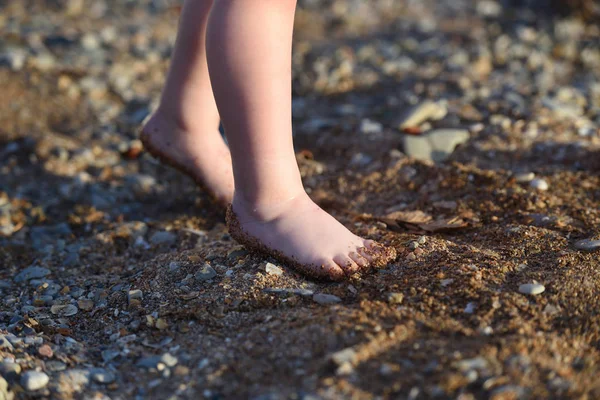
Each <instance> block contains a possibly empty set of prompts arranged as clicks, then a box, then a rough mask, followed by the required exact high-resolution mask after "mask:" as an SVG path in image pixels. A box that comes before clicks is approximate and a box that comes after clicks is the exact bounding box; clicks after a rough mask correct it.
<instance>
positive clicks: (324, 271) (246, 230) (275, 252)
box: [227, 193, 396, 280]
mask: <svg viewBox="0 0 600 400" xmlns="http://www.w3.org/2000/svg"><path fill="white" fill-rule="evenodd" d="M227 224H228V227H229V232H230V233H231V236H232V237H233V238H234V239H236V240H237V241H238V242H240V243H242V244H244V245H245V246H247V247H249V248H252V249H254V250H259V251H262V252H265V253H267V254H269V255H272V256H273V257H276V258H278V259H280V260H282V261H284V262H286V263H288V264H290V266H292V267H294V268H296V269H298V270H299V271H300V272H302V273H305V274H307V275H310V276H312V277H315V278H321V279H332V280H340V279H343V278H344V277H345V276H349V275H352V274H354V273H356V272H364V271H367V270H369V269H371V268H373V267H381V266H384V265H386V264H387V263H389V262H390V261H392V260H393V259H395V258H396V250H395V249H394V248H391V247H384V246H382V245H380V244H378V243H376V242H373V241H371V240H365V239H363V238H360V237H358V236H356V235H355V234H353V233H352V232H350V231H349V230H348V229H346V227H344V226H343V225H342V224H341V223H339V222H338V221H337V220H336V219H335V218H333V217H332V216H331V215H329V214H328V213H326V212H325V211H323V210H322V209H321V208H320V207H319V206H317V205H316V204H315V203H314V202H313V201H312V200H311V199H310V198H309V197H308V195H306V194H305V193H304V194H301V195H299V196H297V197H294V198H292V199H290V200H287V201H284V202H281V203H276V204H270V205H254V204H250V203H247V202H245V201H243V200H239V199H238V198H237V197H236V198H235V199H234V202H233V205H232V206H231V207H230V208H229V209H228V210H227Z"/></svg>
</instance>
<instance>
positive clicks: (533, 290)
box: [519, 283, 546, 296]
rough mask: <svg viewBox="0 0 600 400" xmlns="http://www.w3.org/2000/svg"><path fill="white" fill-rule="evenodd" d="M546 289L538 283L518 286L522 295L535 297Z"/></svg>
mask: <svg viewBox="0 0 600 400" xmlns="http://www.w3.org/2000/svg"><path fill="white" fill-rule="evenodd" d="M544 290H546V288H545V287H544V285H542V284H539V283H526V284H524V285H521V286H519V292H520V293H523V294H530V295H534V296H535V295H536V294H540V293H544Z"/></svg>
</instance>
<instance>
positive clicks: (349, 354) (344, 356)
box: [331, 347, 357, 366]
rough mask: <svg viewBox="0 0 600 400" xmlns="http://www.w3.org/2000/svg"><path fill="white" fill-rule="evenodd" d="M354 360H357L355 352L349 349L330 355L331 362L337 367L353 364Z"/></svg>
mask: <svg viewBox="0 0 600 400" xmlns="http://www.w3.org/2000/svg"><path fill="white" fill-rule="evenodd" d="M356 358H357V354H356V351H355V350H354V349H353V348H351V347H348V348H346V349H343V350H340V351H337V352H335V353H333V354H332V355H331V360H332V361H333V362H334V363H335V364H336V365H337V366H341V365H344V364H346V363H349V364H354V362H356Z"/></svg>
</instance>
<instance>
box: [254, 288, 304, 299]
mask: <svg viewBox="0 0 600 400" xmlns="http://www.w3.org/2000/svg"><path fill="white" fill-rule="evenodd" d="M265 292H267V293H276V294H296V295H298V296H307V297H308V296H312V295H313V294H314V292H313V291H312V290H309V289H302V288H294V289H288V288H267V289H265Z"/></svg>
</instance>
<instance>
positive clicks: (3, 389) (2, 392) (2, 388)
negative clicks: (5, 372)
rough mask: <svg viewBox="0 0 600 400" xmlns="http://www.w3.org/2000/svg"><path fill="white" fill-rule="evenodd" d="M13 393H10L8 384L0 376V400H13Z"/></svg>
mask: <svg viewBox="0 0 600 400" xmlns="http://www.w3.org/2000/svg"><path fill="white" fill-rule="evenodd" d="M13 398H14V397H13V396H12V393H11V394H9V393H8V382H7V381H6V379H4V378H3V377H1V376H0V400H13Z"/></svg>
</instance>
